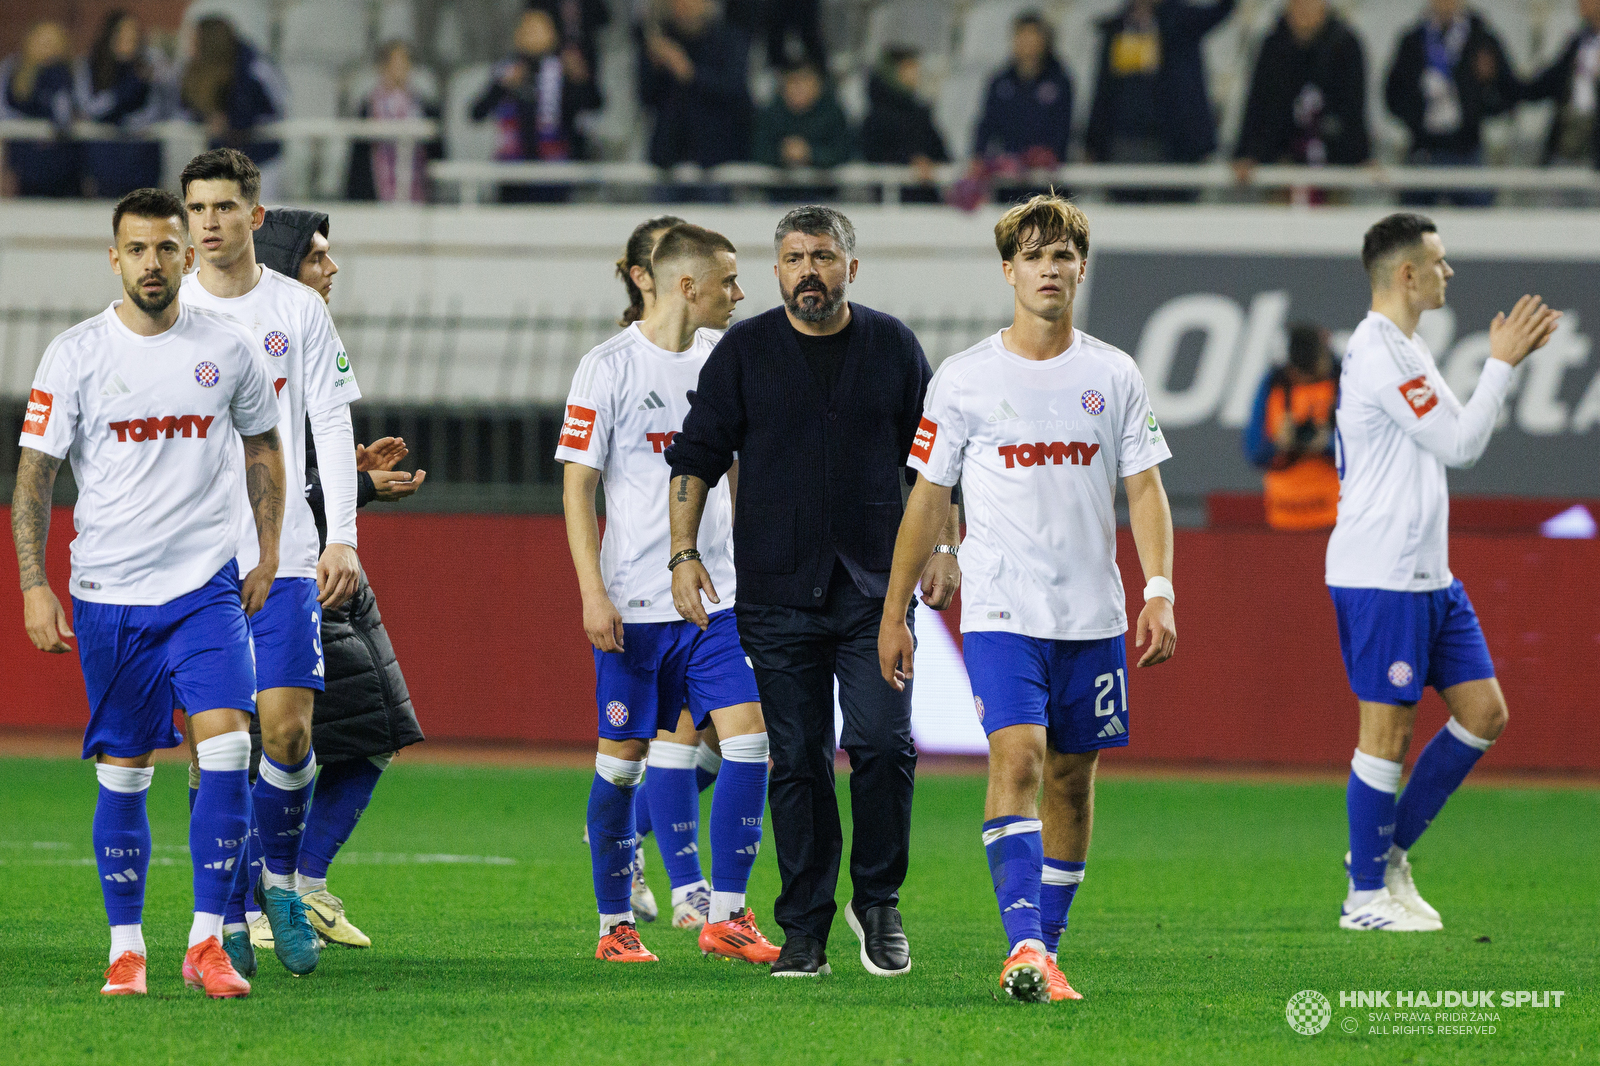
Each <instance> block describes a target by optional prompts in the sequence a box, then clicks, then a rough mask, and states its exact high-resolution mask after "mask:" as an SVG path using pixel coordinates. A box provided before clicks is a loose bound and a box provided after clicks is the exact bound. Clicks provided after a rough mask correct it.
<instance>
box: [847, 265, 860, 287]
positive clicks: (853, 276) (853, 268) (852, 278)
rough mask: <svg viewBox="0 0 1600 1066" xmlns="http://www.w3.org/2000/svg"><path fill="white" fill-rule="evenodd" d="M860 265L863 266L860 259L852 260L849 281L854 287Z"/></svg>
mask: <svg viewBox="0 0 1600 1066" xmlns="http://www.w3.org/2000/svg"><path fill="white" fill-rule="evenodd" d="M860 265H861V260H859V259H852V260H850V274H849V277H848V280H849V282H850V284H852V285H854V284H855V283H856V268H857V267H859V266H860Z"/></svg>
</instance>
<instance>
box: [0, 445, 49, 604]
mask: <svg viewBox="0 0 1600 1066" xmlns="http://www.w3.org/2000/svg"><path fill="white" fill-rule="evenodd" d="M60 468H61V460H60V459H57V458H56V457H55V456H53V455H46V454H45V453H44V452H41V451H38V450H36V449H34V448H23V449H22V459H21V461H20V462H18V463H17V485H16V489H15V490H14V491H13V492H12V494H11V538H12V540H14V541H16V545H17V571H18V573H20V574H21V575H22V591H23V592H27V591H28V590H29V589H33V588H38V587H39V586H40V585H44V584H47V583H48V581H47V579H46V578H45V576H44V547H45V540H46V538H47V537H48V536H49V535H50V498H51V495H52V493H53V492H54V490H55V484H56V471H57V470H59V469H60Z"/></svg>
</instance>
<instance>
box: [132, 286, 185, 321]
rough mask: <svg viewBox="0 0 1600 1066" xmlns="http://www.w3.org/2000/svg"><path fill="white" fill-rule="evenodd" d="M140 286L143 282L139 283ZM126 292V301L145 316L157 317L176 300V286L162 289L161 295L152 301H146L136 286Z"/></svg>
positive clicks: (142, 292) (141, 291)
mask: <svg viewBox="0 0 1600 1066" xmlns="http://www.w3.org/2000/svg"><path fill="white" fill-rule="evenodd" d="M140 284H143V282H142V281H141V282H140ZM127 292H128V299H130V300H132V301H133V306H135V307H137V308H138V309H139V310H141V311H143V312H144V313H145V314H147V315H159V314H160V313H161V312H163V311H165V310H166V309H167V308H169V307H171V306H172V301H173V300H176V299H177V298H178V287H177V286H176V285H171V286H168V287H166V288H164V289H162V290H161V294H160V295H159V296H157V297H156V298H155V299H154V300H148V299H146V298H145V295H144V290H142V289H140V288H139V287H138V286H135V287H134V288H132V289H129V290H127Z"/></svg>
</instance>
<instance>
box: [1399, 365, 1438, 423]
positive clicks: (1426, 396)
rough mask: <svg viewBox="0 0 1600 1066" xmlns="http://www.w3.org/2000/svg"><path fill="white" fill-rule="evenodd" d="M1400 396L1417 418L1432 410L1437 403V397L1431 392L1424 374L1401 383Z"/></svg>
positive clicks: (1431, 389)
mask: <svg viewBox="0 0 1600 1066" xmlns="http://www.w3.org/2000/svg"><path fill="white" fill-rule="evenodd" d="M1400 395H1401V396H1404V397H1405V398H1406V403H1408V404H1410V405H1411V411H1412V413H1413V414H1415V415H1416V416H1417V417H1418V418H1421V417H1422V416H1423V415H1425V414H1427V413H1428V412H1429V411H1431V410H1433V409H1434V407H1435V406H1437V405H1438V403H1439V395H1438V393H1436V392H1434V391H1433V386H1432V385H1429V384H1428V376H1427V375H1426V374H1419V375H1417V376H1416V377H1414V378H1412V379H1411V380H1410V381H1402V382H1401V383H1400Z"/></svg>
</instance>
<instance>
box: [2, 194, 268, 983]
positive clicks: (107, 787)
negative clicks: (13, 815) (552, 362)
mask: <svg viewBox="0 0 1600 1066" xmlns="http://www.w3.org/2000/svg"><path fill="white" fill-rule="evenodd" d="M111 232H112V237H113V240H114V242H115V243H114V245H113V247H112V249H111V267H112V269H113V270H115V271H116V272H117V273H118V274H119V275H120V276H121V278H122V287H123V293H124V298H123V299H121V300H118V301H116V302H115V303H113V304H112V305H111V306H110V307H109V308H107V309H106V310H105V311H104V312H103V313H101V314H99V315H96V316H95V317H94V318H91V319H89V320H88V321H86V322H81V323H79V324H78V325H76V326H74V327H72V328H71V329H69V330H67V331H66V332H65V333H63V334H61V335H60V336H59V337H57V338H56V339H55V340H54V341H52V342H51V344H50V347H49V348H48V349H46V351H45V353H44V358H43V359H42V360H41V361H40V363H39V370H38V373H37V374H36V375H35V377H34V381H33V390H32V392H31V393H30V394H29V398H28V411H27V416H26V418H25V420H24V422H23V425H22V437H21V441H20V443H21V446H22V458H21V461H20V462H19V463H18V465H17V484H16V492H15V495H14V497H13V499H12V502H11V530H12V535H13V537H14V539H15V541H16V548H17V564H18V568H19V570H20V571H21V576H22V598H23V621H24V624H25V625H26V627H27V631H28V636H29V638H30V639H31V640H32V641H33V644H34V646H35V647H36V648H38V649H40V650H41V651H47V652H57V653H65V652H70V651H71V650H72V649H71V647H70V646H69V645H68V644H67V643H66V638H68V637H72V636H73V633H72V631H71V630H70V629H69V628H68V625H67V618H66V614H65V613H64V612H63V611H62V609H61V603H60V601H59V600H57V599H56V595H55V593H54V592H53V591H51V588H50V584H49V581H48V580H47V578H46V576H45V565H44V563H45V540H46V536H47V534H48V533H49V528H50V492H51V488H52V486H53V485H54V484H55V478H56V471H57V469H58V468H59V467H60V464H61V460H62V459H63V458H65V457H67V456H68V455H69V454H70V456H71V459H72V473H73V478H74V480H76V481H77V484H78V504H77V507H76V509H75V510H74V512H73V522H74V525H75V526H76V528H77V533H78V535H77V537H76V538H75V539H74V540H73V542H72V614H73V622H74V624H75V625H76V626H77V640H78V657H79V661H80V664H81V666H82V668H83V680H84V687H85V689H87V691H88V697H89V726H88V729H87V730H86V732H85V734H84V739H83V757H84V758H85V759H87V758H90V757H91V756H92V757H93V758H94V759H95V762H96V766H95V776H96V777H97V778H98V779H99V782H100V794H99V800H98V801H97V803H96V805H95V815H94V853H95V864H96V866H97V867H98V869H99V872H100V886H101V889H102V891H103V893H104V896H105V905H106V915H107V917H108V918H109V920H110V923H111V958H110V961H111V965H110V967H109V968H108V969H107V970H106V983H105V986H104V987H103V988H102V989H101V992H103V993H105V994H106V995H142V994H144V992H145V990H146V981H145V973H146V962H145V954H146V951H145V941H144V933H143V925H142V918H143V912H144V890H145V882H146V875H147V874H148V873H149V869H150V820H149V818H148V816H147V814H146V811H145V796H146V793H147V791H148V790H149V788H150V779H151V776H152V775H153V774H154V773H155V770H154V768H153V766H152V765H151V761H152V759H151V752H152V751H153V750H154V749H156V748H170V747H173V746H174V745H176V744H179V743H181V737H180V736H179V735H178V733H177V731H176V730H174V729H173V727H172V712H173V709H174V708H182V709H183V710H184V711H185V712H186V713H187V715H188V720H189V730H190V732H191V734H192V735H193V736H194V738H195V740H196V747H197V748H198V749H199V757H200V792H199V796H198V797H197V799H196V802H195V805H194V810H193V812H192V814H191V817H190V820H189V853H190V857H191V859H192V861H193V865H194V898H195V914H194V921H193V924H192V925H191V926H190V930H189V949H188V951H187V953H186V954H185V955H184V960H183V977H184V981H185V983H186V984H188V985H189V987H191V988H198V989H202V990H204V991H205V993H206V994H207V995H209V996H211V997H213V998H230V997H235V996H245V995H248V994H249V993H250V984H249V982H248V981H246V980H245V979H244V978H243V977H242V976H240V975H239V974H238V973H237V972H236V971H235V969H234V967H233V965H232V963H231V962H230V961H229V958H228V955H227V954H226V953H225V952H224V951H223V948H222V943H221V937H222V915H223V909H224V906H225V904H226V901H227V898H228V892H229V889H230V888H231V886H232V884H233V880H234V873H235V870H236V869H237V868H238V867H239V866H240V865H241V864H242V863H243V861H244V846H245V833H246V829H247V827H248V825H249V804H250V796H249V791H248V788H249V784H248V779H247V775H248V772H249V765H250V732H249V721H250V719H249V716H250V714H251V713H252V712H253V710H254V700H253V698H252V696H253V692H254V690H255V670H254V668H253V666H252V663H251V656H250V627H249V624H248V623H247V621H246V617H245V616H246V614H247V613H254V612H257V611H259V610H260V608H261V605H262V603H263V601H265V600H266V598H267V594H268V592H269V591H270V589H271V586H272V575H273V572H274V571H275V570H276V568H277V556H278V533H279V527H280V524H281V522H282V517H283V507H284V486H285V471H284V462H283V450H282V445H281V443H280V441H279V438H278V431H277V429H276V428H275V427H276V426H277V424H278V405H277V403H276V402H274V398H273V394H272V381H271V379H270V378H269V377H268V376H267V371H266V367H265V365H264V364H263V363H262V362H261V361H260V360H258V359H257V358H256V357H255V355H254V352H253V348H254V344H253V342H252V341H251V339H250V338H249V337H248V336H247V335H246V334H245V331H244V330H242V329H240V328H239V326H238V324H237V323H235V322H233V321H231V320H229V319H226V318H223V317H222V316H220V315H215V314H211V313H210V312H207V311H201V310H197V309H195V308H191V307H185V306H183V305H182V304H181V303H180V302H179V301H178V287H179V283H180V281H181V280H182V278H183V271H184V269H185V268H186V267H187V266H188V264H189V263H190V262H192V261H193V259H194V249H193V247H192V246H191V245H190V244H189V234H188V228H187V226H186V224H185V213H184V209H183V204H182V203H181V202H180V201H179V200H178V198H177V197H175V196H173V195H172V194H171V193H169V192H165V191H163V190H160V189H139V190H137V191H135V192H131V193H129V194H128V195H127V196H125V197H123V198H122V200H121V201H119V202H118V204H117V206H116V209H115V211H114V212H113V214H112V222H111ZM241 436H242V437H243V439H244V443H243V449H244V453H245V470H244V476H245V480H246V484H247V485H248V492H249V498H250V505H251V514H252V516H253V519H254V522H253V524H254V526H255V530H256V537H257V552H258V554H259V556H260V562H259V563H258V564H257V565H256V566H255V567H254V568H253V569H252V570H250V571H249V573H248V574H247V575H246V576H245V577H244V579H243V581H242V582H241V580H240V577H239V567H238V564H237V562H236V561H235V559H234V556H235V548H234V500H233V493H234V492H235V491H236V486H235V478H234V459H233V453H234V451H235V450H237V449H238V448H239V447H240V444H239V438H240V437H241Z"/></svg>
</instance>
